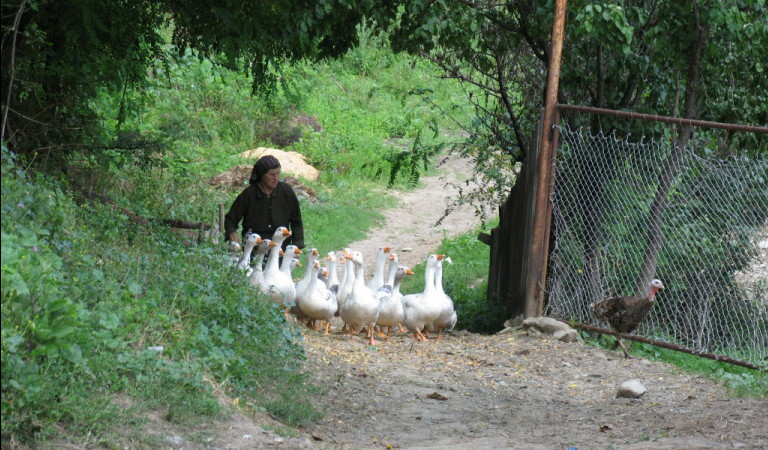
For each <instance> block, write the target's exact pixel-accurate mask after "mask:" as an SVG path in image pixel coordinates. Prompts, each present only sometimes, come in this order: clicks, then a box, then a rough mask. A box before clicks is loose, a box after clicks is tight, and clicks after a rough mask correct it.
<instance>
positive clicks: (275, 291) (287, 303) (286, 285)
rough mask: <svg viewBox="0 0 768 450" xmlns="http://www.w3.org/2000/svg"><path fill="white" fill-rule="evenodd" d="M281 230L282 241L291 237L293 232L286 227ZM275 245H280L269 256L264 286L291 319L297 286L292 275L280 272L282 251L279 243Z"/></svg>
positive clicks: (265, 269) (273, 248)
mask: <svg viewBox="0 0 768 450" xmlns="http://www.w3.org/2000/svg"><path fill="white" fill-rule="evenodd" d="M281 228H282V229H283V230H284V231H283V232H282V236H283V238H282V239H283V240H285V238H286V237H288V236H290V235H291V232H290V231H288V229H287V228H285V227H280V228H278V231H280V229H281ZM286 233H287V234H286ZM277 234H278V233H277V232H275V235H276V236H277ZM278 238H279V237H278ZM273 242H274V240H273ZM275 244H278V245H276V246H275V247H272V250H270V251H269V255H268V256H267V265H266V266H265V268H264V284H265V285H266V287H267V289H266V290H267V292H269V295H270V297H271V299H272V301H273V302H275V303H276V304H278V305H280V306H282V307H283V308H285V315H286V317H290V316H289V311H290V307H291V305H292V304H293V302H294V301H295V300H296V286H295V285H294V284H293V280H292V279H291V277H290V275H286V274H285V273H284V272H282V271H281V270H280V267H279V264H280V256H281V255H280V254H281V253H282V250H281V249H280V245H279V244H280V243H279V242H275Z"/></svg>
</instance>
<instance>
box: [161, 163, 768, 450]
mask: <svg viewBox="0 0 768 450" xmlns="http://www.w3.org/2000/svg"><path fill="white" fill-rule="evenodd" d="M439 172H440V174H438V175H436V176H433V177H428V178H426V179H424V180H423V182H422V186H421V187H420V188H419V189H417V190H416V191H414V192H411V193H406V194H402V196H401V198H400V200H401V204H400V206H398V207H397V208H395V209H393V210H390V211H387V213H386V217H387V223H386V224H384V225H383V226H382V228H380V229H377V230H372V231H371V233H370V234H369V235H368V236H367V237H366V239H365V240H363V241H360V242H357V243H354V244H352V245H351V246H350V247H352V248H355V249H358V250H361V251H363V253H364V254H365V255H366V256H367V255H373V254H375V250H376V248H378V246H380V245H393V246H395V247H396V250H397V251H398V253H399V255H400V261H401V263H403V264H405V265H409V266H414V265H416V264H418V263H419V262H421V261H422V260H423V259H424V258H425V257H426V256H427V255H428V254H429V253H431V252H433V251H434V249H435V248H436V247H437V246H438V245H439V242H440V240H441V239H442V238H443V237H452V236H455V235H458V234H461V233H464V232H466V231H469V230H473V229H475V228H476V227H477V226H478V223H477V219H476V218H475V216H474V212H473V210H472V209H471V208H466V209H459V210H456V211H454V212H453V213H451V215H449V216H448V218H447V219H446V220H445V221H444V222H443V223H442V224H441V225H440V226H435V222H436V221H437V219H438V218H439V217H440V216H441V215H442V213H443V211H444V209H445V205H446V202H447V201H450V198H451V195H452V193H453V191H452V190H451V188H450V185H451V183H456V182H463V181H465V180H466V177H467V175H466V174H468V173H469V172H468V171H467V170H466V161H463V160H460V159H457V158H449V159H448V160H447V161H445V163H444V164H442V165H441V166H440V171H439ZM461 177H464V179H462V178H461ZM403 249H410V251H407V252H404V251H402V250H403ZM372 260H373V258H372V257H371V258H368V263H367V265H368V266H370V265H371V264H372ZM367 273H368V274H370V273H371V269H370V268H369V269H368V271H367ZM340 325H341V324H340V323H338V322H335V323H334V329H333V332H332V333H331V334H330V335H327V336H324V335H322V334H320V333H318V332H315V331H310V330H305V331H304V342H305V348H306V351H307V357H308V359H307V363H306V367H307V369H308V370H310V371H311V372H312V374H313V375H312V379H313V380H314V381H315V382H316V383H317V384H318V385H320V386H323V387H324V389H325V392H324V394H323V395H322V396H319V397H318V398H317V399H316V402H317V406H318V407H319V408H321V409H322V410H324V411H325V418H324V419H323V420H321V421H320V422H317V423H315V424H312V425H310V426H308V427H306V428H303V429H300V430H298V433H299V435H300V437H298V438H297V437H281V436H278V435H277V434H275V433H274V432H273V431H267V430H274V429H275V427H277V426H279V424H278V423H277V422H275V421H274V420H273V419H271V418H269V417H267V416H265V415H257V416H253V415H250V414H248V415H245V413H243V414H239V413H238V414H234V415H233V416H232V417H231V419H230V420H228V421H226V422H223V423H217V424H210V426H203V427H201V428H200V429H197V430H195V432H196V434H197V436H200V434H201V433H202V434H204V435H207V436H209V437H207V438H206V439H204V441H205V443H202V444H200V443H199V442H200V439H199V437H198V438H195V439H192V438H191V437H190V436H186V435H185V434H184V433H183V432H180V431H178V430H173V429H171V428H166V427H165V426H163V424H160V423H155V424H154V426H152V425H150V427H153V428H155V431H160V432H162V433H164V434H165V435H166V436H167V439H166V441H167V442H168V448H210V449H214V448H216V449H249V448H284V449H299V448H324V449H379V448H385V449H388V448H412V449H415V448H455V449H486V448H487V449H498V448H515V449H518V448H522V449H558V448H559V449H569V448H578V449H593V448H594V449H624V448H626V449H712V448H747V449H752V448H768V401H764V400H754V399H739V398H731V397H729V395H728V394H727V392H726V390H725V389H724V388H723V387H721V386H719V385H716V384H715V383H713V382H711V381H709V380H706V379H702V378H698V377H695V376H691V375H688V374H685V373H682V372H680V371H678V370H677V369H675V368H674V367H673V366H669V365H666V364H662V363H657V362H650V361H647V360H643V359H630V360H626V359H624V358H621V357H620V356H621V354H620V353H619V352H610V351H606V350H603V349H597V348H593V347H589V346H586V345H585V344H583V343H580V342H576V343H563V342H559V341H556V340H554V339H552V338H549V337H533V336H528V335H527V334H526V333H525V332H523V331H517V332H512V333H509V334H497V335H478V334H473V333H468V332H465V331H456V332H453V333H451V334H449V335H447V336H446V337H445V338H444V339H443V340H442V341H436V340H431V341H429V342H426V343H418V342H415V341H414V340H412V339H411V338H410V337H408V336H406V335H396V336H393V337H392V338H391V339H390V340H389V341H387V342H384V343H381V344H379V345H376V346H368V345H367V344H365V343H363V341H362V340H357V339H356V340H350V339H349V338H348V337H347V336H346V335H342V334H340V332H339V327H340ZM630 379H636V380H639V381H640V382H641V383H642V384H643V385H644V386H645V387H646V388H647V392H646V393H645V394H644V395H643V396H641V397H639V398H636V399H626V398H617V397H616V392H617V390H618V388H619V386H620V385H621V383H623V382H625V381H627V380H630ZM264 427H266V428H264Z"/></svg>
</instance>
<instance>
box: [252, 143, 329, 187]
mask: <svg viewBox="0 0 768 450" xmlns="http://www.w3.org/2000/svg"><path fill="white" fill-rule="evenodd" d="M264 155H272V156H274V157H275V158H277V159H278V160H279V161H280V165H281V166H282V171H283V172H288V173H290V174H292V175H295V176H297V177H302V178H305V179H307V180H311V181H315V180H317V178H318V177H319V176H320V171H319V170H317V169H315V168H314V167H312V166H311V165H310V164H309V163H307V159H306V158H304V155H302V154H301V153H296V152H286V151H283V150H278V149H276V148H268V147H258V148H255V149H253V150H246V151H244V152H243V153H240V156H242V157H243V158H249V159H253V162H254V163H255V162H256V160H257V159H259V158H261V157H262V156H264ZM249 175H250V174H249Z"/></svg>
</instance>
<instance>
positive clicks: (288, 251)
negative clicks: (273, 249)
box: [280, 244, 302, 279]
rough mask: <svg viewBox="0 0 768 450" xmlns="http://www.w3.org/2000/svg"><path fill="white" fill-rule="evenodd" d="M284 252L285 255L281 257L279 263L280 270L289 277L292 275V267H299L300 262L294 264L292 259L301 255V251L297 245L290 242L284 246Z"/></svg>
mask: <svg viewBox="0 0 768 450" xmlns="http://www.w3.org/2000/svg"><path fill="white" fill-rule="evenodd" d="M284 253H285V255H284V257H283V262H282V263H280V271H281V272H283V273H284V274H286V275H288V276H289V277H293V275H292V274H293V269H295V268H296V267H301V264H300V263H299V264H296V262H295V261H294V259H297V258H298V257H299V256H300V255H301V253H302V251H301V249H300V248H299V247H296V246H295V245H293V244H291V245H288V246H286V247H285V252H284ZM291 279H293V278H291Z"/></svg>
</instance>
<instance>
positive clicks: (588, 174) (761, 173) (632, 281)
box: [546, 127, 768, 365]
mask: <svg viewBox="0 0 768 450" xmlns="http://www.w3.org/2000/svg"><path fill="white" fill-rule="evenodd" d="M560 131H561V145H560V149H559V150H558V158H557V167H556V175H555V177H556V178H555V189H554V194H553V198H552V200H553V217H552V220H553V222H552V226H553V228H554V244H553V250H552V253H551V256H550V271H549V279H548V280H547V286H549V289H550V292H549V302H548V305H547V311H546V314H547V315H549V316H553V317H558V318H561V319H568V320H570V319H575V320H577V321H579V322H582V323H586V324H593V325H601V326H605V325H604V324H599V323H598V321H597V320H596V319H595V317H594V316H593V315H592V314H591V311H590V310H589V308H588V307H589V305H590V304H591V303H592V302H594V301H596V300H599V299H602V298H606V297H609V296H614V295H637V294H642V295H643V296H645V295H647V294H648V291H647V289H643V292H638V291H639V290H640V288H639V287H638V286H647V284H645V283H647V282H648V281H650V280H641V279H640V278H641V277H642V276H641V275H640V274H641V273H642V271H643V266H644V265H646V266H647V265H648V257H647V249H648V246H649V245H652V244H653V243H655V244H660V245H661V247H660V251H659V252H658V255H657V256H656V257H654V258H652V260H651V261H650V263H651V264H652V267H655V268H656V270H655V272H653V277H655V278H659V279H661V280H662V281H663V282H664V284H665V286H666V287H667V289H666V290H664V291H661V292H660V293H659V294H657V296H656V303H655V305H654V306H653V308H652V310H651V312H650V314H649V315H648V317H647V318H646V319H645V320H644V321H643V322H642V324H641V326H640V327H639V328H638V329H637V330H636V331H635V334H639V335H642V336H645V337H647V338H651V339H657V340H659V341H663V342H669V343H672V344H676V345H679V346H682V347H686V348H689V349H692V350H695V351H701V352H712V353H716V354H720V355H725V356H729V357H732V358H736V359H740V360H744V361H748V362H750V363H752V364H754V365H765V364H766V361H768V158H766V156H759V157H746V156H739V157H725V158H723V157H718V156H715V153H716V152H715V151H713V150H711V149H707V148H705V147H704V145H703V144H697V143H696V142H691V143H690V145H689V147H688V148H686V149H685V150H684V151H683V153H682V157H681V158H680V160H679V165H678V164H676V162H675V161H672V162H670V160H673V159H674V158H670V155H671V154H672V152H673V145H672V142H671V141H669V140H659V139H652V140H647V139H639V140H632V139H631V136H625V137H620V136H616V135H615V134H610V135H605V134H597V135H593V133H591V132H590V131H589V130H587V129H583V128H580V129H574V130H571V129H568V128H565V127H564V128H561V130H560ZM701 155H711V156H701ZM670 171H671V172H670ZM665 172H666V173H667V174H668V175H670V174H671V175H672V179H671V185H670V188H669V191H668V194H667V195H666V196H665V198H666V208H664V209H663V214H662V215H661V216H660V227H653V226H651V225H652V222H653V221H654V217H653V215H652V214H651V210H652V207H651V205H652V203H653V200H654V197H655V196H656V195H657V194H658V192H659V189H660V179H661V178H662V175H663V174H664V173H665ZM654 229H657V230H659V233H656V234H654V233H653V230H654ZM644 255H645V256H644Z"/></svg>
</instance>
